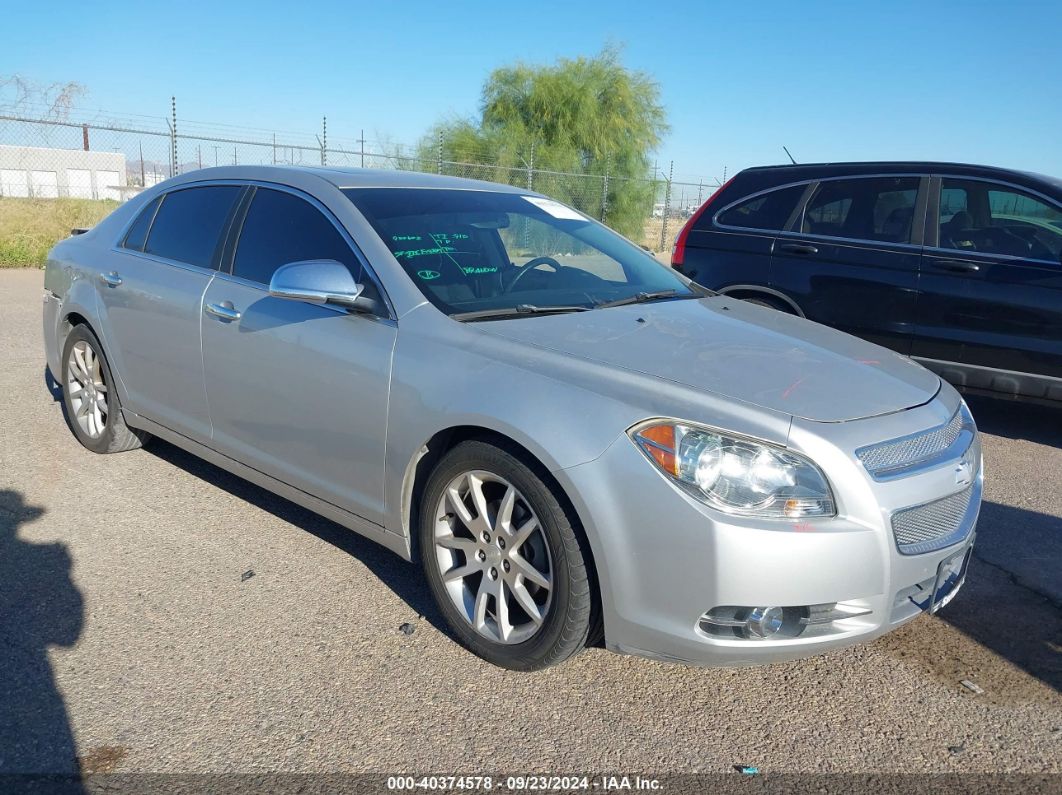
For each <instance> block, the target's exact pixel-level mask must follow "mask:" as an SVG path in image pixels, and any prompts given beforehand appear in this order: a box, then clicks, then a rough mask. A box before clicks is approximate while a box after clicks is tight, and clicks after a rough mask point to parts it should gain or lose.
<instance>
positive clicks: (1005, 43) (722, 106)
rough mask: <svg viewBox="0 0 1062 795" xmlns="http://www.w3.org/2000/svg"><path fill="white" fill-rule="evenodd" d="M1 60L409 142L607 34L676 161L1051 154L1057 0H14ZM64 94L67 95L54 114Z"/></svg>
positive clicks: (1058, 147)
mask: <svg viewBox="0 0 1062 795" xmlns="http://www.w3.org/2000/svg"><path fill="white" fill-rule="evenodd" d="M0 19H2V20H3V26H4V28H6V30H7V34H6V35H4V36H3V39H4V45H3V47H2V48H0V76H4V75H11V74H18V75H20V76H22V77H23V78H25V79H27V80H30V81H33V82H36V83H41V84H50V83H54V82H64V83H65V82H67V81H71V80H73V81H77V82H79V83H82V84H83V85H85V86H86V87H87V89H88V94H87V95H86V96H85V97H84V98H83V99H82V100H81V105H82V107H83V108H85V109H102V110H104V111H106V112H107V113H109V114H112V115H114V116H117V117H132V116H135V115H141V116H152V117H155V118H156V119H157V118H158V117H162V116H166V115H168V114H169V109H170V107H169V105H170V96H171V95H173V96H176V98H177V108H178V118H179V119H187V120H194V121H196V122H204V123H208V124H227V125H239V126H243V127H249V128H258V129H262V130H277V131H298V132H303V133H306V134H310V133H313V132H316V131H318V130H319V129H320V123H321V117H322V115H327V116H328V127H329V136H330V141H331V140H335V139H336V138H342V139H345V140H347V141H353V140H354V139H356V138H358V137H359V135H360V131H361V130H363V129H364V131H365V137H366V138H367V139H369V140H370V141H386V142H388V143H390V144H396V143H401V144H413V143H415V142H416V140H417V139H418V138H419V137H420V136H421V135H422V134H423V133H424V132H425V131H426V130H427V129H429V128H430V127H431V125H432V124H433V123H435V122H436V121H439V120H441V119H449V118H455V117H475V116H476V115H477V114H478V110H479V99H480V92H481V88H482V86H483V83H484V81H485V79H486V78H487V76H488V75H489V73H490V72H491V70H493V69H495V68H497V67H500V66H504V65H508V64H512V63H515V62H518V61H522V62H524V63H529V64H547V63H552V62H554V61H555V60H556V59H558V58H573V57H577V56H580V55H593V54H595V53H597V52H599V51H600V50H601V48H602V47H603V46H604V45H605V44H606V43H609V42H611V43H615V44H619V45H622V46H623V48H624V51H623V53H624V54H623V62H624V64H625V65H626V66H628V67H630V68H632V69H636V70H639V71H642V72H645V73H647V74H648V75H649V76H651V77H652V79H653V80H655V81H656V82H657V84H658V85H659V88H660V98H661V101H662V104H663V105H664V107H665V109H666V111H667V117H668V121H669V123H670V127H671V130H670V132H669V133H668V134H667V135H666V137H665V139H664V141H663V143H662V145H661V146H660V148H659V151H658V152H656V153H654V157H655V159H656V161H657V162H659V164H660V168H661V170H662V171H664V172H666V170H667V168H668V167H669V164H670V162H671V161H674V174H675V179H676V180H682V179H685V180H691V181H697V180H698V179H704V180H706V181H713V180H716V179H719V178H721V177H722V176H723V174H724V170H725V171H726V173H728V174H733V173H734V172H735V171H737V170H740V169H741V168H744V167H747V166H751V165H761V164H768V163H779V162H787V157H786V155H785V153H784V152H783V151H782V146H783V145H785V146H787V147H788V148H789V151H790V152H792V154H793V156H794V157H795V158H796V159H797V160H798V161H801V162H816V161H827V160H832V161H837V160H872V159H887V160H893V159H925V160H952V161H962V162H974V163H984V164H991V165H999V166H1005V167H1013V168H1021V169H1028V170H1033V171H1039V172H1042V173H1047V174H1051V175H1054V176H1062V62H1060V60H1059V58H1058V47H1059V42H1060V38H1059V32H1060V31H1062V2H1059V1H1058V0H1051V1H1044V2H1041V1H1039V0H1028V1H1026V2H1002V1H1001V0H996V2H983V1H979V0H967V2H950V1H945V0H942V1H940V2H934V1H932V0H931V1H930V2H926V1H925V0H922V2H906V1H905V0H890V2H887V3H871V2H808V1H807V0H805V1H804V2H796V0H791V2H788V3H776V2H770V1H769V0H764V2H759V3H735V2H728V3H720V2H708V1H707V0H705V1H702V2H688V3H676V2H671V3H665V4H663V5H661V4H659V3H651V2H645V0H642V2H628V1H627V0H609V1H608V2H598V0H569V2H552V1H551V0H533V1H532V0H525V1H524V2H508V3H506V2H496V0H495V1H494V2H460V0H450V2H438V0H437V1H436V2H421V1H420V0H406V2H402V3H389V2H386V1H385V0H377V1H376V2H372V3H366V2H353V1H349V0H348V2H336V1H335V0H316V2H313V3H302V4H293V3H283V4H280V3H271V2H265V1H260V2H256V3H241V2H217V1H215V2H213V3H201V2H197V0H182V2H178V3H146V2H137V3H131V2H130V3H119V2H105V3H90V4H86V3H84V2H83V0H82V1H81V2H77V3H72V2H65V0H63V1H60V2H48V3H23V2H19V1H18V0H0ZM76 115H77V114H76V113H75V114H74V116H76Z"/></svg>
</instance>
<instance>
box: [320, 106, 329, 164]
mask: <svg viewBox="0 0 1062 795" xmlns="http://www.w3.org/2000/svg"><path fill="white" fill-rule="evenodd" d="M321 135H322V136H324V140H323V141H321V165H322V166H327V165H328V117H327V116H322V117H321Z"/></svg>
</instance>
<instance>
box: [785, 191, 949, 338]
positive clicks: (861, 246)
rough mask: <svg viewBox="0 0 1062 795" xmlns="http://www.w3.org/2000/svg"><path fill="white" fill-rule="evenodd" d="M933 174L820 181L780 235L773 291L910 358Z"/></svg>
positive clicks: (811, 313)
mask: <svg viewBox="0 0 1062 795" xmlns="http://www.w3.org/2000/svg"><path fill="white" fill-rule="evenodd" d="M928 182H929V180H928V177H920V176H917V175H910V176H875V177H854V178H851V177H846V178H841V179H829V180H822V181H820V182H818V183H817V184H816V185H815V186H814V187H813V188H812V190H811V191H810V192H809V198H808V199H807V201H806V202H805V204H804V206H803V207H802V209H801V210H800V211H799V212H798V213H797V215H796V217H795V218H794V220H793V223H792V229H791V231H787V232H786V233H785V234H784V235H781V236H779V238H778V239H777V240H776V241H775V245H774V257H773V260H772V263H771V286H772V287H774V288H775V289H777V290H778V291H779V292H781V293H784V294H785V295H788V296H789V297H790V298H792V299H793V300H794V301H795V302H796V304H797V305H798V306H799V307H800V308H801V309H802V310H803V312H804V314H805V316H806V317H808V318H809V319H811V320H814V321H816V322H819V323H824V324H826V325H828V326H833V327H834V328H838V329H840V330H842V331H846V332H848V333H850V334H855V335H857V336H859V337H863V338H864V339H867V340H870V341H871V342H875V343H877V344H879V345H884V346H886V347H888V348H892V349H893V350H895V351H899V352H900V353H908V352H909V351H910V347H911V331H912V327H913V325H914V321H915V311H916V306H917V302H918V301H917V299H918V265H919V260H920V258H921V242H922V240H921V235H922V229H923V226H924V224H923V223H922V222H920V220H919V219H924V218H925V210H924V208H925V196H926V194H927V189H928Z"/></svg>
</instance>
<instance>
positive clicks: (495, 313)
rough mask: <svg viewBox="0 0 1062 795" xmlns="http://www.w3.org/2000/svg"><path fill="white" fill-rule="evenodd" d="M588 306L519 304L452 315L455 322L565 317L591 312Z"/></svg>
mask: <svg viewBox="0 0 1062 795" xmlns="http://www.w3.org/2000/svg"><path fill="white" fill-rule="evenodd" d="M589 311H590V307H588V306H535V305H534V304H517V305H516V306H507V307H503V308H501V309H480V310H477V311H475V312H457V313H456V314H453V315H450V317H452V318H453V319H454V320H460V321H462V322H463V321H465V320H501V319H503V318H507V317H520V316H521V315H563V314H565V313H567V312H589Z"/></svg>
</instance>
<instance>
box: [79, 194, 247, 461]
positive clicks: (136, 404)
mask: <svg viewBox="0 0 1062 795" xmlns="http://www.w3.org/2000/svg"><path fill="white" fill-rule="evenodd" d="M242 191H243V188H242V187H239V186H237V185H208V186H202V187H194V188H180V189H177V190H174V191H171V192H169V193H167V194H166V195H165V196H163V197H162V198H161V200H155V201H153V202H151V203H150V204H149V205H148V206H147V207H145V209H144V210H143V211H141V213H140V215H139V216H137V218H136V220H135V221H134V222H133V224H132V225H131V226H130V228H129V231H128V232H127V234H126V236H125V238H124V239H123V240H122V241H121V242H120V243H119V245H118V246H117V247H116V248H115V253H114V255H113V256H112V257H111V258H110V259H109V260H108V265H107V269H106V270H105V272H104V273H102V274H101V275H100V286H99V296H100V301H101V303H102V305H103V312H102V313H101V314H102V315H103V319H104V327H103V331H104V336H105V340H104V342H105V344H106V346H107V353H108V355H109V356H110V357H111V359H112V362H113V363H114V365H115V370H116V372H117V373H118V377H119V378H121V380H122V384H123V385H124V387H125V390H126V392H127V400H126V402H127V405H126V408H128V409H129V410H131V411H134V412H136V413H137V414H142V415H143V416H145V417H147V418H149V419H151V420H154V421H155V422H158V423H160V424H161V425H165V426H166V427H168V428H170V429H172V430H175V431H177V432H179V433H181V434H184V435H186V436H190V437H192V438H195V439H198V440H199V441H205V440H206V439H209V438H210V420H209V416H208V412H207V404H206V391H205V389H204V385H203V358H202V354H201V351H200V343H199V315H200V307H201V305H202V304H201V302H202V298H203V293H204V291H205V290H206V287H207V284H209V283H210V280H211V279H212V278H213V276H214V272H215V271H214V268H215V265H216V263H217V256H218V248H219V242H220V240H221V238H222V237H223V236H224V233H225V229H226V226H227V224H228V222H229V220H230V216H231V213H232V211H233V209H234V208H235V205H236V202H237V199H238V198H239V196H240V194H241V192H242ZM104 279H106V281H104Z"/></svg>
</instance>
